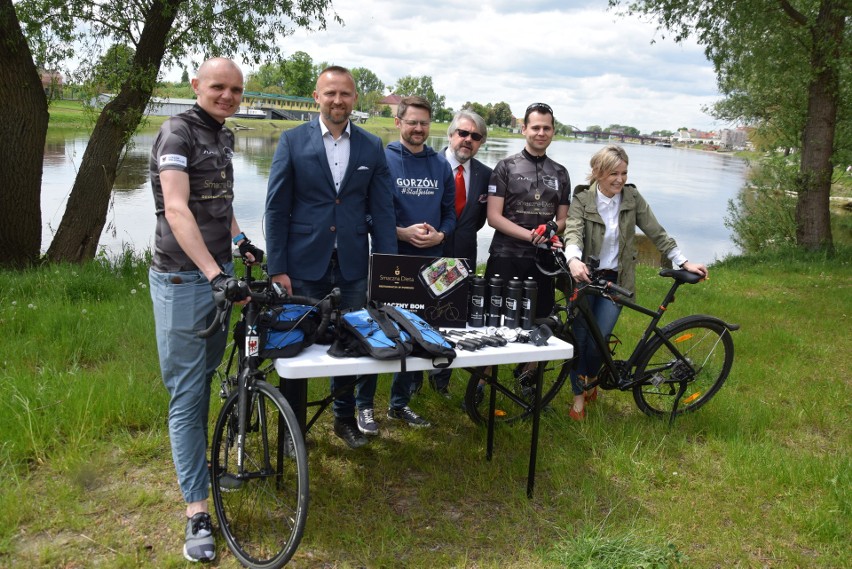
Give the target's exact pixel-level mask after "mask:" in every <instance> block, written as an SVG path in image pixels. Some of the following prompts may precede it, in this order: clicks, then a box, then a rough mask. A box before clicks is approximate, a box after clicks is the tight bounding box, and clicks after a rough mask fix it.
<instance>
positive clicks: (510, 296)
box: [503, 277, 524, 329]
mask: <svg viewBox="0 0 852 569" xmlns="http://www.w3.org/2000/svg"><path fill="white" fill-rule="evenodd" d="M523 295H524V287H523V285H522V284H521V281H520V280H519V279H518V277H514V278H513V279H512V280H510V281H509V282H508V283H506V298H505V299H504V301H503V326H506V327H507V328H512V329H514V328H519V327H520V326H521V306H522V305H523Z"/></svg>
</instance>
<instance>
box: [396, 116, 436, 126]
mask: <svg viewBox="0 0 852 569" xmlns="http://www.w3.org/2000/svg"><path fill="white" fill-rule="evenodd" d="M396 118H398V119H399V122H401V123H404V124H405V125H406V126H417V125H420V126H422V127H423V128H426V127H428V126H429V125H430V124H432V121H413V120H408V119H404V118H400V117H396Z"/></svg>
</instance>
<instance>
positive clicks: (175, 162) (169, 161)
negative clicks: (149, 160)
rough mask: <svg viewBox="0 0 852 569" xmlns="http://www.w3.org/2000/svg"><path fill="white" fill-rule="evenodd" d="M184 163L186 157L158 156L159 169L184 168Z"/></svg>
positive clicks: (177, 155) (175, 155)
mask: <svg viewBox="0 0 852 569" xmlns="http://www.w3.org/2000/svg"><path fill="white" fill-rule="evenodd" d="M186 162H187V160H186V156H181V155H180V154H163V155H162V156H160V167H163V166H166V165H170V166H180V167H182V168H186Z"/></svg>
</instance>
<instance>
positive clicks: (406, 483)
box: [0, 249, 852, 568]
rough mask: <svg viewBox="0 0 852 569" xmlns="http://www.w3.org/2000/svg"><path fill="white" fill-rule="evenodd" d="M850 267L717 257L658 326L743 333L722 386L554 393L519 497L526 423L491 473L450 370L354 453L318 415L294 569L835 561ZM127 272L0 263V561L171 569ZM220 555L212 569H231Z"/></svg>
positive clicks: (166, 512)
mask: <svg viewBox="0 0 852 569" xmlns="http://www.w3.org/2000/svg"><path fill="white" fill-rule="evenodd" d="M849 253H850V251H849V250H847V249H844V250H842V251H841V252H840V253H839V254H838V255H836V256H835V257H832V258H828V257H823V256H808V255H803V254H797V253H793V252H786V253H784V254H777V255H764V256H754V257H742V258H732V259H727V260H725V261H723V262H721V263H718V264H716V265H714V266H713V267H711V279H710V280H709V281H708V282H706V283H702V284H700V285H696V286H690V287H685V289H682V291H681V292H680V293H679V294H678V298H677V301H676V302H675V303H674V304H673V305H672V306H671V307H670V309H669V314H668V315H667V317H666V320H667V321H670V320H673V319H675V318H678V317H680V316H684V315H687V314H690V313H694V312H703V313H708V314H713V315H716V316H719V317H721V318H723V319H725V320H728V321H732V322H736V323H739V324H740V325H741V326H742V328H741V330H740V331H738V332H736V333H735V335H734V340H735V344H736V359H735V364H734V370H733V372H732V374H731V376H730V378H729V379H728V382H727V383H726V385H725V386H724V387H723V389H722V390H721V391H720V393H719V394H718V395H717V396H716V397H715V398H714V399H713V400H712V401H711V402H710V403H709V404H708V405H707V406H705V407H704V408H702V409H701V410H700V411H699V412H698V413H696V414H694V415H689V416H686V417H682V418H680V419H678V420H677V421H676V422H675V423H674V425H673V426H671V427H670V426H669V425H668V424H667V422H666V421H658V420H652V419H649V418H648V417H645V416H644V415H642V414H641V413H640V412H639V411H638V410H637V409H636V407H635V405H634V403H633V400H632V397H631V396H630V395H629V394H626V393H618V392H606V393H604V394H603V396H602V398H601V400H599V401H598V402H597V403H596V404H594V405H593V406H592V407H590V410H589V416H588V419H587V421H586V422H584V423H581V424H578V423H574V422H572V421H570V420H569V419H568V418H567V411H568V406H569V405H570V394H569V393H568V390H567V389H566V390H565V391H563V392H562V393H560V394H559V396H557V398H556V400H555V401H554V404H553V407H552V409H551V410H550V412H547V413H545V414H544V415H543V417H542V423H541V433H540V447H539V453H538V472H537V478H536V486H535V494H534V497H533V499H532V500H529V499H527V497H526V493H525V489H526V475H527V467H528V458H529V455H528V450H529V439H530V425H529V424H528V423H521V424H518V425H514V426H506V425H500V426H498V428H497V433H496V447H495V454H494V457H493V460H492V461H490V462H489V461H486V460H485V430H484V428H481V427H478V426H475V425H473V424H472V423H471V422H470V420H469V419H468V418H467V417H466V415H464V413H463V412H462V411H461V410H460V408H459V405H460V402H461V397H462V394H463V389H464V379H463V378H462V375H463V374H462V373H461V372H456V375H455V376H454V380H453V383H452V384H451V391H452V393H453V399H452V400H451V401H449V402H448V401H447V400H445V399H443V398H441V397H438V396H437V395H435V394H433V393H432V392H431V391H430V390H429V389H428V388H426V389H424V391H423V393H421V394H420V395H418V396H416V397H415V398H414V400H413V401H412V406H413V407H414V408H415V410H417V411H418V412H421V413H423V414H424V415H425V416H426V417H428V418H429V419H430V420H432V422H433V425H434V426H433V428H432V429H427V430H413V429H406V428H403V427H401V426H397V425H391V424H389V421H388V420H386V419H383V413H378V415H379V420H380V422H381V428H382V436H381V437H379V438H378V439H376V440H373V441H371V443H370V445H368V446H367V447H365V448H363V449H360V450H358V451H349V450H348V449H346V448H345V447H344V446H343V445H342V443H341V442H340V441H339V440H338V439H337V438H336V437H334V435H333V434H332V433H331V421H330V419H329V417H328V416H324V417H322V418H321V419H320V420H319V421H318V423H317V424H316V425H315V426H314V428H313V430H312V431H311V433H310V435H309V439H310V441H311V445H312V446H311V448H310V454H309V457H310V458H309V460H310V476H311V505H310V512H309V516H308V525H307V529H306V532H305V536H304V538H303V541H302V544H301V546H300V548H299V550H298V552H297V554H296V556H295V558H294V560H293V561H292V565H291V566H293V567H297V568H302V567H339V568H354V567H370V568H379V567H389V568H390V567H394V568H395V567H430V568H431V567H468V568H474V567H476V568H497V567H513V568H540V567H547V568H549V567H587V568H610V567H625V568H626V567H648V568H652V567H653V568H657V567H659V568H663V567H700V568H701V567H772V568H788V567H789V568H794V567H816V568H834V567H848V566H850V564H852V555H850V551H849V547H848V538H849V535H852V493H850V488H852V474H850V473H851V472H852V460H851V459H850V456H852V453H850V427H849V416H850V403H849V402H850V400H852V393H850V377H852V335H850V334H849V332H848V330H849V319H850V314H852V292H851V291H850V286H852V271H850V264H849V259H850V254H849ZM146 272H147V267H146V263H145V262H141V261H137V260H134V259H133V258H132V257H130V256H127V257H124V258H122V259H121V260H119V261H118V262H116V263H105V262H93V263H90V264H88V265H86V266H72V265H67V266H66V265H60V266H53V265H51V266H44V267H39V268H35V269H32V270H29V271H25V272H8V271H6V272H0V325H2V329H3V330H4V332H5V334H4V341H3V343H2V344H0V386H2V388H3V390H4V392H5V394H6V396H5V397H3V398H2V399H0V401H2V402H0V432H2V433H3V436H2V442H0V475H2V476H3V480H4V482H5V484H3V485H2V486H0V567H90V566H101V567H145V568H148V567H151V568H154V567H157V568H159V567H186V566H189V565H190V564H189V563H186V562H184V560H183V558H182V556H181V553H180V545H181V541H182V535H183V522H182V506H181V498H180V495H179V493H178V490H177V484H176V481H175V475H174V469H173V466H172V463H171V454H170V450H169V443H168V433H167V429H166V407H167V396H166V393H165V388H164V387H163V386H162V383H161V380H160V377H159V370H158V363H157V356H156V347H155V342H154V334H153V323H152V318H151V307H150V298H149V295H148V289H147V285H146V283H147V274H146ZM637 282H638V289H639V291H640V295H639V300H640V301H641V302H643V303H646V304H653V303H654V302H655V301H656V300H657V299H658V298H661V296H662V293H663V291H664V290H665V288H666V286H667V285H666V281H665V280H664V279H661V278H659V277H657V276H656V273H655V271H654V270H653V269H651V268H647V267H640V270H639V274H638V278H637ZM134 291H135V292H134ZM30 305H31V306H30ZM643 325H644V320H643V318H642V317H638V316H633V315H631V314H629V313H627V312H625V313H624V315H623V316H622V318H621V320H620V322H619V325H618V327H617V329H616V333H617V334H618V335H619V337H621V339H622V340H623V341H624V342H625V344H628V343H629V342H630V340H631V339H633V338H635V334H636V333H637V331H638V330H639V329H640V328H641V327H642V326H643ZM619 350H620V351H619V354H618V355H619V356H620V357H626V353H622V352H626V351H627V348H625V347H624V346H622V347H621V348H620V349H619ZM389 383H390V378H389V377H386V376H382V377H381V378H380V382H379V391H378V394H377V402H376V404H377V409H383V408H384V406H385V405H386V404H387V398H388V395H389ZM326 389H327V382H326V381H325V380H322V379H319V380H315V381H312V382H311V391H312V395H313V396H315V397H321V396H322V395H323V394H324V393H325V391H326ZM215 391H216V389H214V392H215ZM214 399H215V400H216V401H214V403H213V405H212V407H213V409H212V411H213V413H214V414H215V412H216V411H218V408H219V405H220V403H219V402H218V398H217V397H215V395H214ZM218 545H219V553H220V559H219V560H218V561H217V562H216V564H215V565H216V566H219V567H228V568H231V567H237V566H238V565H237V563H236V561H235V560H234V559H233V557H232V556H231V555H230V553H229V552H228V551H227V549H226V547H225V545H224V542H223V540H221V539H220V540H219V543H218Z"/></svg>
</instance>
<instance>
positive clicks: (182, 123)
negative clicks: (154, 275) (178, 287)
mask: <svg viewBox="0 0 852 569" xmlns="http://www.w3.org/2000/svg"><path fill="white" fill-rule="evenodd" d="M233 148H234V134H233V133H232V132H231V131H230V130H229V129H227V128H226V127H225V126H224V125H222V124H219V122H217V121H216V120H215V119H213V118H212V117H211V116H210V115H208V114H207V113H206V112H205V111H204V110H203V109H202V108H201V107H199V106H198V105H196V106H194V107H193V108H192V109H190V110H188V111H184V112H182V113H180V114H178V115H175V116H173V117H171V118H170V119H168V120H167V121H166V122H165V123H163V126H162V127H161V128H160V133H159V134H158V135H157V139H156V140H155V141H154V147H153V149H152V150H151V160H150V170H151V187H152V189H153V190H154V205H155V207H156V214H157V228H156V233H155V236H154V259H153V262H152V267H153V268H154V270H156V271H159V272H164V273H169V272H176V271H189V270H194V269H196V268H197V267H196V266H195V264H194V263H193V262H192V261H191V260H190V259H189V257H188V256H187V255H186V253H184V251H183V249H181V247H180V245H179V244H178V243H177V240H176V239H175V236H174V234H173V233H172V230H171V227H170V226H169V223H168V221H166V216H165V214H164V202H163V187H162V184H161V183H160V172H162V171H164V170H180V171H182V172H186V173H187V174H188V175H189V209H190V211H191V212H192V215H193V216H194V217H195V220H196V222H197V223H198V228H199V230H201V235H202V237H203V238H204V243H205V244H206V245H207V249H208V250H209V251H210V253H211V255H213V258H214V259H215V260H216V262H217V263H219V264H220V265H221V264H223V263H226V262H228V261H230V260H231V222H232V220H233V217H234V210H233V207H232V202H233V199H234V167H233V165H232V164H231V158H232V157H233V155H234V150H233Z"/></svg>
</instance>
